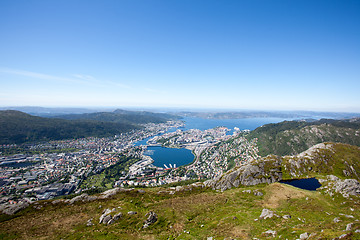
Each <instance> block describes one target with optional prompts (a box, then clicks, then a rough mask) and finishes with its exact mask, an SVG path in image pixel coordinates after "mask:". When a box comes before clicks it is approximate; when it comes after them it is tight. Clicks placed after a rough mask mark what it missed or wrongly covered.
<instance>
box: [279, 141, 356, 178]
mask: <svg viewBox="0 0 360 240" xmlns="http://www.w3.org/2000/svg"><path fill="white" fill-rule="evenodd" d="M325 144H326V145H330V146H331V148H329V149H318V150H317V151H315V152H313V153H312V154H311V158H310V159H311V160H310V159H306V158H303V157H283V158H282V173H283V179H292V178H294V176H296V177H299V178H306V177H317V176H319V175H330V174H331V175H335V176H337V177H339V178H342V179H344V178H354V179H360V148H359V147H356V146H352V145H348V144H341V143H337V144H334V143H325ZM294 161H296V163H297V164H291V163H292V162H294Z"/></svg>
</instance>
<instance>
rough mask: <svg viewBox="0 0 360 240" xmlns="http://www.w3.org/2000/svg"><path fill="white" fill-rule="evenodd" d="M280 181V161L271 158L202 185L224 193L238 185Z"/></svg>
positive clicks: (244, 166)
mask: <svg viewBox="0 0 360 240" xmlns="http://www.w3.org/2000/svg"><path fill="white" fill-rule="evenodd" d="M280 180H282V172H281V160H280V159H279V158H277V157H275V156H271V157H269V158H263V159H261V160H258V161H254V162H252V163H249V164H246V165H243V166H241V167H239V168H237V169H235V170H230V171H229V172H227V173H225V174H224V175H223V176H222V177H220V178H218V179H214V180H210V181H206V182H205V183H204V185H205V186H208V187H212V188H213V189H216V190H221V191H225V190H227V189H230V188H232V187H238V186H240V185H243V186H250V185H257V184H261V183H268V184H270V183H273V182H278V181H280Z"/></svg>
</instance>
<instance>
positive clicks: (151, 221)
mask: <svg viewBox="0 0 360 240" xmlns="http://www.w3.org/2000/svg"><path fill="white" fill-rule="evenodd" d="M145 217H148V218H147V219H146V220H145V221H144V226H143V228H147V227H149V226H150V225H151V224H154V223H155V222H156V221H157V220H158V216H157V214H156V213H154V212H153V211H150V212H148V213H147V214H146V215H145Z"/></svg>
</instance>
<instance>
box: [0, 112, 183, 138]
mask: <svg viewBox="0 0 360 240" xmlns="http://www.w3.org/2000/svg"><path fill="white" fill-rule="evenodd" d="M176 118H177V117H174V116H171V115H167V114H157V113H149V112H130V111H123V110H116V111H114V112H100V113H84V114H73V115H62V116H59V117H57V118H44V117H37V116H32V115H30V114H27V113H23V112H20V111H14V110H5V111H0V144H13V143H16V144H20V143H30V142H39V141H49V140H61V139H72V138H82V137H89V136H94V137H106V136H114V135H116V134H119V133H122V132H128V131H130V130H133V129H139V128H141V127H142V126H140V125H139V124H144V123H160V122H165V121H167V120H170V119H176Z"/></svg>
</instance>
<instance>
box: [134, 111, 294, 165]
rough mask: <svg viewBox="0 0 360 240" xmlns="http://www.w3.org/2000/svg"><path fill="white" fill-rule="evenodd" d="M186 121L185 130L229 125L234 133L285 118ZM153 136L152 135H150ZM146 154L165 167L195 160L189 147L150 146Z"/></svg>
mask: <svg viewBox="0 0 360 240" xmlns="http://www.w3.org/2000/svg"><path fill="white" fill-rule="evenodd" d="M181 120H182V121H184V122H185V126H184V127H182V128H180V129H181V130H183V131H186V130H189V129H199V130H202V131H204V130H206V129H212V128H215V127H227V128H228V129H230V131H229V132H228V133H227V134H232V133H233V132H234V128H235V127H237V128H239V129H240V130H254V129H255V128H257V127H260V126H262V125H264V124H268V123H278V122H281V121H284V120H292V119H284V118H242V119H205V118H196V117H185V118H183V119H181ZM175 130H176V129H170V130H169V131H168V132H173V131H175ZM150 138H151V137H150ZM150 138H145V139H143V140H141V141H137V142H135V143H134V144H135V146H141V145H146V142H147V141H148V140H149V139H150ZM147 150H148V151H147V152H146V153H145V155H148V156H151V158H152V159H153V160H154V163H153V165H155V166H157V167H164V164H166V165H167V167H170V164H171V165H174V164H176V166H177V167H179V166H183V165H186V164H189V163H191V162H192V161H193V160H194V157H195V156H194V155H193V154H192V152H191V151H190V150H188V149H183V148H182V149H177V148H165V147H160V146H156V147H153V146H152V147H148V148H147Z"/></svg>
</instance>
